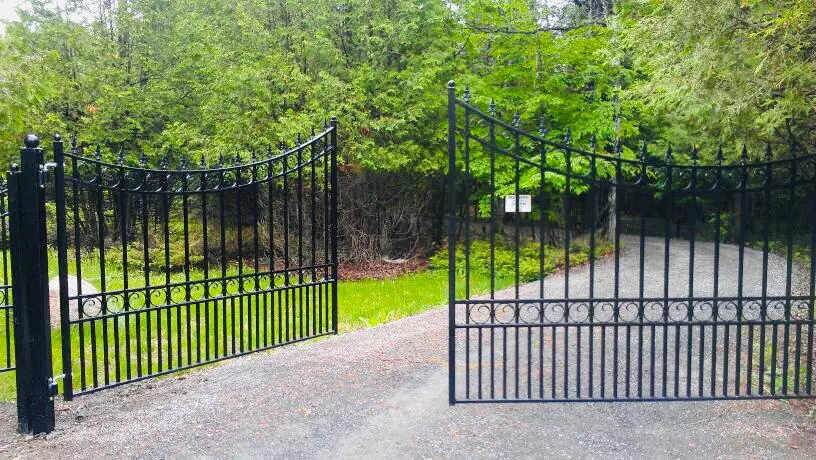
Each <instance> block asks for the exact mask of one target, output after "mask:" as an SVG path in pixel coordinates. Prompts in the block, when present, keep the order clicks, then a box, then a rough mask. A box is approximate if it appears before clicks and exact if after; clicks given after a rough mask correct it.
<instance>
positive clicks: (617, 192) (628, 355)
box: [601, 140, 642, 398]
mask: <svg viewBox="0 0 816 460" xmlns="http://www.w3.org/2000/svg"><path fill="white" fill-rule="evenodd" d="M622 182H623V173H622V171H621V143H620V140H618V141H616V142H615V183H614V184H612V190H613V192H614V201H613V203H612V205H613V206H614V207H615V212H614V219H615V232H614V233H615V235H614V239H615V287H614V296H615V301H614V303H613V305H612V311H613V319H614V320H615V322H616V323H617V321H618V320H619V319H620V315H619V313H618V312H619V309H620V302H619V301H618V299H619V298H620V249H621V244H620V237H621V230H620V227H621V225H620V224H621V222H620V196H619V195H620V193H621V191H622V190H623V189H622V187H621V183H622ZM640 267H641V269H642V265H641V266H640ZM617 329H618V326H617V324H616V325H615V331H616V333H615V345H614V347H615V350H616V353H615V374H616V375H615V382H614V383H613V386H614V387H615V388H617V366H618V363H617V347H618V344H617V343H618V342H617V336H618V334H617ZM631 336H632V326H631V322H629V321H627V323H626V397H627V398H628V397H629V396H630V392H631V390H630V377H629V375H630V374H631V373H632V372H631V342H632V341H631ZM601 343H603V348H601V397H606V392H605V391H604V390H605V389H606V388H605V387H606V385H605V384H606V359H605V358H606V357H605V352H606V326H602V327H601ZM616 396H617V392H616Z"/></svg>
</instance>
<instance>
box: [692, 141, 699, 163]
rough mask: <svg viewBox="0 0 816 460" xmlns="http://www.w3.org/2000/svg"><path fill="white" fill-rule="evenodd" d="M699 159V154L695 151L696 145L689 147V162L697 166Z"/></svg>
mask: <svg viewBox="0 0 816 460" xmlns="http://www.w3.org/2000/svg"><path fill="white" fill-rule="evenodd" d="M699 159H700V158H699V154H698V152H697V146H696V145H695V146H692V147H691V164H692V166H697V163H698V162H699Z"/></svg>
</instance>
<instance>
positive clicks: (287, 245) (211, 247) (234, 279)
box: [55, 121, 337, 399]
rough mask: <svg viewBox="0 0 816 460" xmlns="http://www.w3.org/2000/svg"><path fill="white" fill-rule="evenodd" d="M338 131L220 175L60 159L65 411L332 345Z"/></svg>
mask: <svg viewBox="0 0 816 460" xmlns="http://www.w3.org/2000/svg"><path fill="white" fill-rule="evenodd" d="M336 130H337V126H336V122H335V121H332V124H331V125H330V126H327V127H325V129H324V130H323V131H322V132H319V133H317V134H315V135H314V136H313V137H312V138H311V139H309V140H308V141H301V140H300V139H298V140H297V143H296V145H295V147H293V148H290V149H287V148H283V147H282V148H281V149H280V151H278V150H275V151H274V152H273V151H272V150H269V151H267V152H265V154H264V155H263V156H258V155H257V154H254V153H245V154H235V156H234V157H233V158H229V159H228V158H223V157H222V158H220V159H219V160H218V163H217V165H215V166H214V167H211V166H208V165H207V164H205V162H204V160H203V159H202V160H201V162H200V163H198V164H196V165H194V164H192V161H189V160H187V159H183V160H182V161H181V163H180V164H178V165H174V166H171V165H168V164H167V163H166V162H162V163H161V164H160V165H159V166H158V167H154V168H151V167H149V166H148V164H147V163H148V161H147V159H146V158H144V156H142V159H141V161H139V163H138V164H128V162H127V161H126V159H125V156H124V155H119V156H118V157H117V156H116V155H115V154H114V153H110V154H109V155H108V154H106V153H105V152H102V151H101V150H99V149H98V148H97V149H96V150H93V151H91V152H89V153H86V152H84V151H83V150H82V149H81V148H79V147H78V146H77V144H76V143H75V142H74V143H73V145H72V146H71V148H70V149H69V150H68V151H67V152H65V153H62V149H61V148H57V149H56V150H57V152H56V156H57V158H56V163H57V165H58V166H57V170H56V182H55V183H56V185H55V188H56V190H55V194H56V200H57V210H56V213H57V216H58V221H57V226H58V228H57V237H58V247H59V250H58V256H59V274H60V284H61V288H62V289H61V295H60V297H61V299H60V304H61V308H62V325H61V328H62V335H63V347H62V348H63V350H62V351H63V367H64V369H66V376H65V386H64V389H65V397H66V399H70V398H71V397H72V396H74V395H78V394H83V393H88V392H92V391H96V390H99V389H103V388H108V387H111V386H115V385H120V384H124V383H128V382H133V381H137V380H141V379H145V378H148V377H152V376H156V375H161V374H166V373H170V372H176V371H179V370H182V369H187V368H190V367H194V366H199V365H202V364H206V363H212V362H215V361H219V360H222V359H225V358H230V357H235V356H239V355H243V354H246V353H250V352H254V351H258V350H263V349H268V348H271V347H276V346H280V345H283V344H288V343H293V342H298V341H302V340H306V339H310V338H314V337H319V336H322V335H326V334H333V333H335V332H336V329H337V302H336V296H337V290H336V285H337V236H336V235H337V211H336V209H337V185H336V184H337V151H336V145H337V143H336Z"/></svg>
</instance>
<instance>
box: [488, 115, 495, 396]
mask: <svg viewBox="0 0 816 460" xmlns="http://www.w3.org/2000/svg"><path fill="white" fill-rule="evenodd" d="M488 112H489V113H490V118H489V119H488V136H489V137H490V145H489V147H488V148H489V155H490V311H491V315H490V323H491V324H493V323H495V321H496V318H495V316H496V315H495V311H496V302H495V299H496V120H495V115H496V102H495V101H494V100H492V99H491V100H490V106H489V108H488ZM495 342H496V329H495V328H492V327H491V328H490V399H494V398H495V389H496V388H495V387H496V381H495V377H496V360H495V348H496V345H495Z"/></svg>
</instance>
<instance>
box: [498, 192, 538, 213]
mask: <svg viewBox="0 0 816 460" xmlns="http://www.w3.org/2000/svg"><path fill="white" fill-rule="evenodd" d="M532 210H533V199H532V197H530V195H518V212H532ZM504 212H516V195H507V196H506V197H504Z"/></svg>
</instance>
